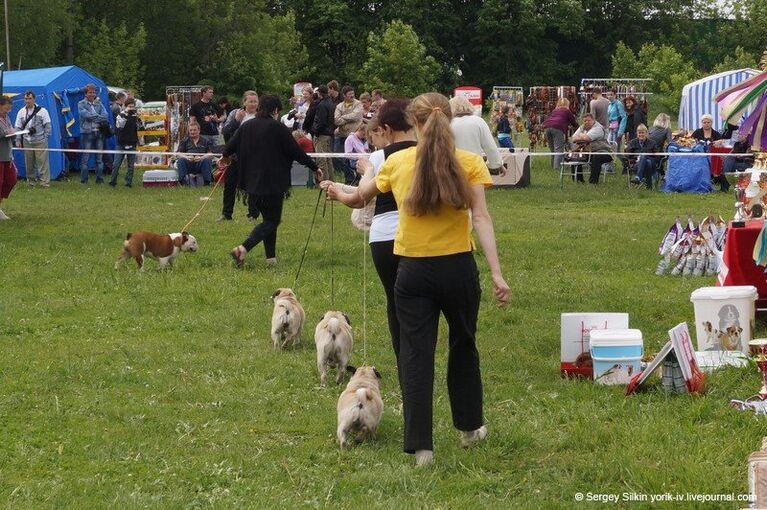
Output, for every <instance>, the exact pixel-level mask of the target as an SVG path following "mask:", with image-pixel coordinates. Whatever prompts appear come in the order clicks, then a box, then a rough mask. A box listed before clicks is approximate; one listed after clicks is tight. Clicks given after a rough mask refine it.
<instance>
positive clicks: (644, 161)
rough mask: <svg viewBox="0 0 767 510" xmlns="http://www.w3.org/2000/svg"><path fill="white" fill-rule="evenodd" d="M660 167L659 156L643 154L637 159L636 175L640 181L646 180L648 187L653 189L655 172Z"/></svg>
mask: <svg viewBox="0 0 767 510" xmlns="http://www.w3.org/2000/svg"><path fill="white" fill-rule="evenodd" d="M657 169H658V161H657V158H654V157H652V156H642V157H640V158H639V161H637V165H636V177H637V179H639V180H640V181H644V183H645V186H647V189H652V181H653V178H654V177H655V172H656V171H657Z"/></svg>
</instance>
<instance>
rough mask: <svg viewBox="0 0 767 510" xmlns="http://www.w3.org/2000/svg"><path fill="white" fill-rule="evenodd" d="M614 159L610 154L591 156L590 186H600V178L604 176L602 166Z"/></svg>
mask: <svg viewBox="0 0 767 510" xmlns="http://www.w3.org/2000/svg"><path fill="white" fill-rule="evenodd" d="M612 160H613V158H612V156H610V155H609V154H592V155H591V173H590V174H589V183H590V184H599V176H600V175H602V165H604V164H605V163H609V162H610V161H612Z"/></svg>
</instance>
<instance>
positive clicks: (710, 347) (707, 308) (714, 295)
mask: <svg viewBox="0 0 767 510" xmlns="http://www.w3.org/2000/svg"><path fill="white" fill-rule="evenodd" d="M757 298H758V294H757V291H756V287H754V286H752V285H742V286H732V287H702V288H700V289H695V290H694V291H693V292H692V295H691V296H690V301H692V304H693V305H694V306H695V330H696V332H697V339H698V350H699V351H720V350H721V351H740V352H742V353H744V354H746V355H748V342H749V341H750V340H751V332H752V331H753V330H754V315H755V313H756V299H757Z"/></svg>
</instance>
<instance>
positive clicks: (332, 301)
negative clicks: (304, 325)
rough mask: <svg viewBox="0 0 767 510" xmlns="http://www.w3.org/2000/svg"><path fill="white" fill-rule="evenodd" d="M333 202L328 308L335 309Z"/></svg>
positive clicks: (331, 211)
mask: <svg viewBox="0 0 767 510" xmlns="http://www.w3.org/2000/svg"><path fill="white" fill-rule="evenodd" d="M333 202H335V200H331V201H330V307H331V308H332V309H333V310H335V309H336V236H335V227H334V224H335V222H334V221H333V218H334V216H335V215H334V214H333Z"/></svg>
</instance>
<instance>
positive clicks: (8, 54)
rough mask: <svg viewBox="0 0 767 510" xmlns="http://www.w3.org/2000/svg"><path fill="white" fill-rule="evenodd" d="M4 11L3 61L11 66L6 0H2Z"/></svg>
mask: <svg viewBox="0 0 767 510" xmlns="http://www.w3.org/2000/svg"><path fill="white" fill-rule="evenodd" d="M3 8H4V9H5V61H6V62H7V63H8V65H11V38H10V36H9V35H8V0H3Z"/></svg>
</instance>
